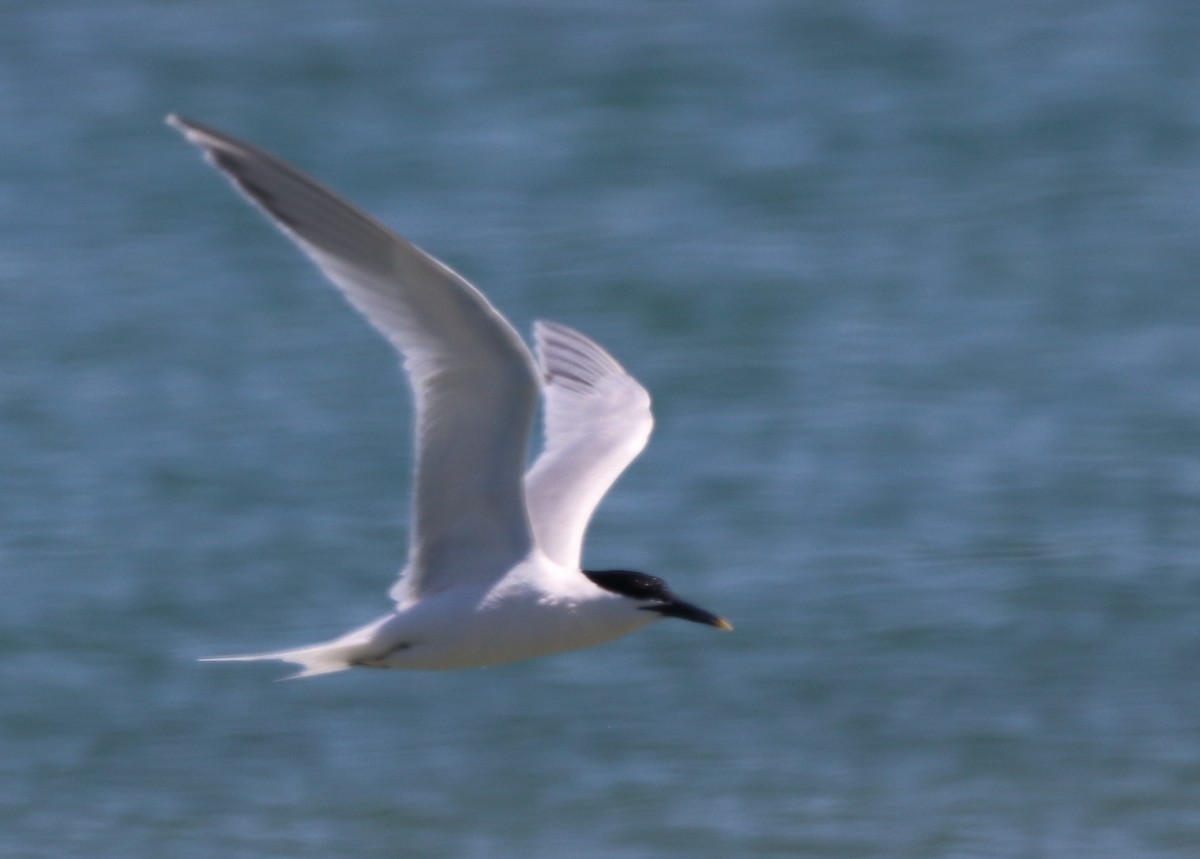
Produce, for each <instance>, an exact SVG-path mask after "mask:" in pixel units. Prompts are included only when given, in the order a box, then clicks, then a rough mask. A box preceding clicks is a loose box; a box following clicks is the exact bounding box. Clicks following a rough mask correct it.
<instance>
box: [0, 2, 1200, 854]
mask: <svg viewBox="0 0 1200 859" xmlns="http://www.w3.org/2000/svg"><path fill="white" fill-rule="evenodd" d="M1197 45H1200V5H1197V4H1196V3H1194V2H1190V0H1174V2H1172V0H1163V2H1150V0H1145V1H1144V2H1135V0H1125V2H1103V0H1100V2H1070V0H1049V2H1047V0H1039V2H1031V0H1016V2H1010V3H1003V4H996V3H983V2H974V0H968V2H953V0H926V2H911V3H902V2H885V0H880V2H861V1H860V2H836V3H835V2H808V0H803V1H802V2H786V0H739V2H717V0H691V2H687V3H683V2H657V3H648V2H633V0H607V1H606V2H604V3H596V2H581V3H570V2H538V0H527V2H511V3H505V2H486V0H471V1H470V2H457V0H414V2H405V3H391V2H386V0H341V2H337V3H333V2H316V0H296V2H286V3H285V2H261V3H248V2H243V0H209V1H208V2H204V3H186V2H169V0H143V2H133V0H114V2H107V3H98V2H94V0H54V2H46V0H6V2H5V3H4V4H3V6H2V7H0V583H2V585H3V590H2V595H0V856H2V857H4V859H9V857H19V858H20V859H35V857H37V858H38V859H40V857H55V859H68V857H88V859H142V857H147V859H148V857H172V859H200V857H222V859H266V857H271V859H285V857H286V859H309V857H314V859H315V857H345V858H346V859H360V857H361V859H376V857H381V858H382V857H402V859H425V857H428V859H443V857H464V858H465V859H487V857H514V856H520V857H531V859H550V857H564V856H579V857H606V859H651V857H655V859H657V857H688V859H725V857H755V859H760V858H761V859H768V858H769V857H780V859H782V857H912V859H916V857H947V859H959V857H962V859H975V857H979V859H993V857H997V858H998V857H1003V858H1004V859H1009V857H1011V859H1035V857H1048V858H1049V857H1052V859H1131V858H1133V859H1159V857H1194V856H1197V855H1200V288H1198V287H1200V283H1198V281H1200V50H1197ZM170 111H177V112H179V113H181V114H184V115H186V116H189V117H193V118H195V119H198V120H201V121H203V122H207V123H211V124H213V125H216V126H218V127H220V128H224V129H226V130H228V131H230V132H231V133H234V134H236V135H238V136H242V137H244V138H246V139H249V140H251V141H254V142H256V143H258V144H260V145H262V146H264V147H266V148H268V149H270V150H272V151H275V152H277V153H278V154H280V155H281V156H283V157H285V158H287V159H288V160H290V161H292V162H293V163H295V164H297V165H298V166H300V167H301V168H302V169H304V170H306V171H308V172H310V173H312V174H313V175H315V176H317V177H319V178H320V179H321V180H322V181H324V182H326V183H328V184H330V185H331V186H333V187H335V188H336V189H338V190H339V191H341V192H342V193H344V194H346V195H347V196H348V197H350V198H351V199H353V200H355V201H357V202H358V203H359V204H360V205H361V206H363V207H364V208H366V209H367V210H368V211H370V212H372V213H374V214H375V215H377V216H378V217H379V218H381V219H382V220H384V221H385V222H387V223H389V224H391V225H392V226H394V227H395V228H396V229H398V230H399V231H401V232H403V233H404V234H405V235H406V236H408V237H409V238H411V239H412V240H414V241H416V242H417V243H418V244H420V245H421V246H423V247H424V248H426V249H427V250H429V251H430V252H432V253H434V254H436V255H437V256H439V257H441V258H442V259H444V260H446V261H447V262H448V263H450V264H451V265H453V266H455V267H456V268H458V269H459V270H460V271H462V272H463V273H464V274H465V275H466V276H467V277H469V278H471V279H472V281H473V282H475V283H476V284H477V285H479V286H480V288H481V289H483V290H484V291H485V292H486V294H487V295H488V296H489V297H490V298H491V299H492V300H493V302H494V303H495V304H496V305H497V306H498V307H499V308H500V309H501V311H502V312H504V313H505V314H506V315H507V316H509V318H510V319H512V320H513V322H514V324H516V325H517V327H518V328H519V329H520V330H521V331H523V332H527V331H528V330H529V326H530V324H531V323H532V321H533V320H534V319H537V318H541V317H545V318H548V319H553V320H558V321H561V322H564V323H566V324H568V325H571V326H574V327H577V328H579V329H581V330H583V331H584V332H586V333H588V334H590V335H592V336H593V337H595V338H596V339H598V340H599V341H600V342H601V343H603V344H605V345H606V346H607V347H608V348H609V349H611V351H612V352H613V353H614V354H615V355H616V356H617V357H618V359H619V360H621V361H622V362H623V363H624V364H625V365H626V366H627V367H628V368H629V369H630V370H631V371H632V372H634V373H635V374H636V375H637V376H638V377H639V378H640V379H641V380H642V381H643V382H644V383H645V384H646V386H647V387H648V388H649V389H650V391H651V393H652V394H653V396H654V398H655V408H656V414H657V417H658V425H657V429H656V434H655V436H654V438H653V439H652V442H651V445H650V447H649V448H648V449H647V451H646V453H645V454H644V455H643V456H642V457H641V459H639V460H638V461H637V462H636V463H635V464H634V466H633V467H632V468H631V469H630V470H629V472H628V473H627V474H626V476H625V477H624V478H623V479H622V480H621V482H619V483H618V485H617V487H616V488H615V490H614V491H613V492H612V494H611V495H610V497H609V498H608V500H607V501H606V502H605V504H604V506H603V507H602V508H601V510H600V513H599V515H598V516H597V518H596V520H595V522H594V525H593V528H592V530H591V537H590V541H589V544H588V548H587V560H588V563H589V565H590V566H591V567H593V568H613V567H622V568H628V569H638V570H646V571H649V572H653V573H656V574H659V575H661V576H663V577H664V578H666V579H667V580H668V581H669V582H670V583H671V584H672V585H673V586H674V588H675V589H676V590H677V591H679V592H680V593H681V594H683V595H684V596H685V597H687V598H689V599H693V600H694V601H696V602H698V603H699V604H701V605H704V606H705V607H708V608H711V609H713V610H714V611H718V612H720V613H722V614H724V615H726V616H727V617H729V618H730V619H731V620H732V621H733V623H734V624H735V625H736V627H737V630H736V632H735V633H733V634H731V635H723V634H718V633H715V632H713V631H711V630H708V629H704V628H700V627H696V626H693V625H687V624H680V623H662V624H659V625H657V626H655V627H653V628H651V629H649V630H647V631H645V632H642V633H639V634H638V635H636V636H632V637H630V638H628V639H625V640H622V641H619V642H617V643H614V644H611V645H608V646H605V647H603V648H600V649H595V650H591V651H585V652H581V653H576V654H569V655H563V656H557V657H552V658H547V659H543V660H540V661H535V662H529V663H524V664H516V665H510V666H502V667H496V668H489V669H482V670H475V671H466V672H459V673H447V674H420V673H411V674H409V673H402V672H391V673H383V672H365V671H364V672H347V673H345V674H342V675H337V676H332V677H324V678H319V679H314V680H309V681H304V682H296V683H276V682H273V681H274V680H275V679H276V678H278V677H281V676H283V675H284V674H285V673H286V671H287V669H286V668H285V667H283V666H279V665H271V664H262V665H220V664H218V665H213V664H200V663H197V662H196V659H197V658H199V657H202V656H206V655H218V654H225V653H230V652H233V653H237V652H244V651H255V650H263V649H271V648H277V647H282V646H289V645H297V644H303V643H308V642H311V641H316V640H320V639H323V638H326V637H330V636H332V635H335V634H338V633H340V632H342V631H344V630H345V629H347V628H349V627H351V626H352V625H356V624H359V623H362V622H365V621H367V620H369V619H371V618H373V617H375V616H377V615H378V614H379V613H381V612H382V611H383V610H385V609H386V608H387V606H388V601H387V598H386V591H387V588H388V587H389V586H390V584H391V581H392V579H393V577H394V575H395V573H396V571H397V570H398V568H399V565H400V563H401V561H402V560H403V557H404V554H405V551H406V545H407V534H406V531H407V527H408V524H407V523H408V506H409V500H408V491H409V479H410V465H411V463H410V458H409V448H410V444H411V435H410V426H409V424H410V417H411V412H410V410H409V405H408V401H407V393H406V391H405V388H404V384H403V381H402V379H401V377H400V375H399V374H398V373H397V369H396V362H395V359H394V357H393V356H392V354H391V353H390V351H389V349H388V347H387V346H386V344H385V343H384V342H383V341H382V340H381V339H380V338H378V337H377V336H375V335H374V333H373V332H372V331H370V330H369V329H368V328H367V327H366V326H365V325H364V324H363V323H362V322H361V320H360V319H358V318H357V317H356V315H355V314H354V313H353V312H352V311H351V310H349V309H348V308H347V307H346V306H345V305H344V303H343V302H342V301H341V300H340V298H339V297H338V296H337V295H336V294H335V292H334V291H333V290H332V289H331V288H329V287H328V286H327V285H326V284H325V283H324V282H323V281H322V280H321V278H320V276H319V275H318V274H316V272H315V271H314V270H313V269H312V268H311V267H310V266H309V265H308V264H307V262H306V261H305V260H304V259H303V258H302V257H301V256H300V255H299V254H297V253H296V252H295V251H294V250H293V249H292V248H291V247H290V246H289V245H288V243H287V242H286V241H284V240H283V239H282V238H281V237H279V236H278V235H277V234H276V233H275V232H274V231H273V230H272V229H271V228H270V227H269V226H267V225H266V223H265V222H264V221H263V220H262V219H261V218H260V217H259V215H258V214H257V213H256V212H254V211H253V210H252V209H251V208H250V207H249V206H247V205H245V204H244V203H243V202H242V201H241V200H240V199H238V197H237V196H236V195H235V194H233V193H232V192H231V190H230V189H229V188H228V187H227V186H226V184H225V183H224V182H223V181H222V180H221V179H220V178H219V177H218V176H217V175H216V174H214V173H213V172H212V171H211V170H210V169H208V168H207V167H206V166H205V165H204V164H203V163H202V162H201V160H200V158H199V157H198V154H197V153H196V152H195V151H194V150H193V149H191V148H190V147H188V146H187V145H185V144H184V143H183V141H182V140H181V139H180V138H179V137H178V136H177V135H176V134H175V133H174V132H173V131H171V130H170V129H168V128H166V127H165V126H164V125H163V117H164V116H165V114H167V113H168V112H170Z"/></svg>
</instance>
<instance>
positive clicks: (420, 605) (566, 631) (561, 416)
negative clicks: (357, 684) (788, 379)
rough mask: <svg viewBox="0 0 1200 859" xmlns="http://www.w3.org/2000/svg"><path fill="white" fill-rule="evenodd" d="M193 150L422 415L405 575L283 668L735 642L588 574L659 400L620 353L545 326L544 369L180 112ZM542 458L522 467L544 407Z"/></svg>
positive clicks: (450, 279)
mask: <svg viewBox="0 0 1200 859" xmlns="http://www.w3.org/2000/svg"><path fill="white" fill-rule="evenodd" d="M167 122H168V123H169V124H170V125H171V126H173V127H174V128H176V129H178V130H179V131H180V132H181V133H182V134H183V135H184V136H185V137H186V138H187V139H188V141H190V142H191V143H193V144H195V145H196V146H197V147H199V148H200V149H201V150H203V152H204V154H205V155H206V156H207V158H208V160H209V161H210V162H211V163H212V164H213V165H214V166H215V167H216V168H217V169H218V170H220V171H221V172H222V173H224V174H225V175H226V177H227V178H228V179H229V180H230V181H231V182H232V183H233V184H234V186H235V187H236V188H237V189H238V190H239V191H241V192H242V193H243V194H244V195H245V196H246V197H247V198H248V199H249V200H250V201H251V202H252V203H254V204H255V205H256V206H257V207H258V208H259V209H261V210H262V211H263V212H264V213H266V215H267V216H268V217H269V218H271V220H272V221H273V222H274V223H275V225H276V226H277V227H279V229H281V230H282V231H283V232H284V233H285V234H286V235H287V236H288V237H289V238H290V239H292V241H294V242H295V243H296V244H297V245H299V247H300V249H301V250H302V251H304V253H305V254H307V255H308V256H309V257H310V258H311V259H312V260H313V262H315V263H316V264H317V266H318V267H319V268H320V269H321V271H322V272H324V273H325V275H326V276H327V277H328V278H329V279H330V280H331V281H333V283H334V284H335V285H336V286H337V287H338V288H339V289H340V290H341V292H342V294H343V295H344V296H345V297H346V299H347V300H348V301H349V302H350V304H352V305H353V306H354V307H355V308H357V309H358V311H359V312H361V313H362V314H363V316H365V317H366V318H367V320H368V321H369V322H370V323H371V324H372V325H373V326H374V327H375V328H377V329H378V330H379V331H380V332H381V333H382V334H383V335H384V337H386V338H387V339H388V340H389V341H390V342H391V344H392V345H393V346H394V347H395V348H396V349H397V350H398V351H399V353H400V354H401V356H402V357H403V359H404V361H403V363H404V369H405V372H406V373H407V375H408V380H409V383H410V384H411V386H412V390H413V395H414V400H415V404H416V425H417V432H416V464H415V465H416V476H415V484H416V486H415V492H414V501H413V525H412V529H411V535H412V536H411V545H410V548H409V556H408V563H407V565H406V566H405V568H404V570H403V572H402V573H401V575H400V579H399V581H398V582H397V583H396V584H395V586H394V587H393V588H392V590H391V594H390V595H391V597H392V599H394V600H395V603H396V607H395V609H394V610H393V611H391V612H390V613H388V614H387V615H385V616H384V617H382V618H379V619H378V620H376V621H374V622H372V623H370V624H367V625H366V626H364V627H362V628H360V629H356V630H353V631H351V632H349V633H347V634H345V635H343V636H341V637H340V638H337V639H334V640H332V641H328V642H325V643H322V644H316V645H311V646H308V647H301V648H297V649H295V650H282V651H277V652H273V653H260V654H253V655H247V656H231V657H219V658H218V659H217V661H223V660H234V661H242V660H260V659H274V660H281V661H285V662H292V663H296V664H298V665H300V666H301V671H300V672H299V673H298V674H296V675H295V676H297V677H307V676H311V675H315V674H326V673H329V672H333V671H342V670H344V669H347V668H360V667H361V668H409V669H455V668H473V667H478V666H483V665H496V664H499V663H504V662H513V661H516V660H520V659H531V658H534V657H538V656H544V655H547V654H551V653H559V652H563V651H568V650H577V649H580V648H584V647H592V646H594V645H597V644H603V643H604V642H607V641H611V640H613V639H615V638H619V637H620V636H623V635H626V634H628V633H630V632H633V631H634V630H637V629H640V628H642V627H644V626H646V625H648V624H650V623H652V622H653V621H655V620H657V619H659V618H663V617H678V618H682V619H684V620H690V621H695V622H697V623H703V624H707V625H709V626H713V627H716V628H717V629H722V630H729V629H732V627H731V626H730V624H729V622H728V621H726V620H724V619H722V618H720V617H718V616H717V615H714V614H711V613H709V612H707V611H704V610H703V609H701V608H699V607H697V606H694V605H691V604H690V603H687V602H684V601H683V600H681V599H679V598H677V597H676V596H675V595H674V594H673V593H672V592H671V590H670V589H669V588H668V587H667V586H666V584H665V583H664V582H663V581H662V580H661V579H659V578H656V577H654V576H649V575H646V574H644V573H637V572H630V571H626V570H606V571H599V572H595V571H587V570H582V569H580V557H581V554H582V547H583V537H584V532H585V531H586V529H587V525H588V521H589V520H590V519H591V517H592V513H593V511H594V510H595V509H596V505H597V504H599V503H600V499H601V498H602V497H603V496H604V494H605V492H607V491H608V489H609V487H610V486H612V484H613V482H614V481H615V480H616V479H617V477H618V476H619V475H620V474H621V472H622V471H624V470H625V467H626V466H628V465H629V463H630V462H632V461H633V459H634V458H635V457H636V456H637V455H638V454H639V453H640V452H641V451H642V448H644V447H645V445H646V441H647V439H648V438H649V436H650V430H651V427H652V426H653V423H654V421H653V418H652V416H651V414H650V397H649V395H648V394H647V393H646V391H645V389H643V388H642V386H641V385H639V384H638V383H637V381H636V380H634V379H633V377H631V376H630V375H629V374H628V373H626V372H625V370H624V369H623V368H622V367H621V365H620V364H618V363H617V362H616V361H615V360H614V359H613V358H612V356H610V355H609V354H608V353H607V352H605V351H604V350H603V349H601V348H600V347H599V346H598V345H596V344H595V343H594V342H592V341H591V340H589V339H588V338H587V337H584V336H583V335H582V334H580V333H579V332H577V331H573V330H571V329H570V328H567V327H565V326H563V325H557V324H554V323H551V322H537V323H536V324H535V325H534V342H535V345H536V349H537V361H536V363H535V361H534V359H533V356H532V355H530V353H529V349H528V348H527V347H526V346H525V344H524V343H523V342H522V341H521V338H520V337H519V336H518V335H517V333H516V332H515V331H514V330H513V328H512V326H511V325H510V324H509V323H508V321H507V320H505V319H504V317H503V316H501V315H500V313H499V312H498V311H497V310H496V309H495V308H494V307H492V305H491V304H490V303H489V302H488V300H487V299H486V298H484V296H483V295H482V294H481V293H480V292H479V291H478V290H477V289H475V287H473V286H472V285H471V284H469V283H468V282H467V281H466V280H465V279H463V278H462V277H461V276H459V275H458V274H457V273H455V272H454V271H452V270H451V269H450V268H449V267H448V266H446V265H444V264H443V263H441V262H439V261H438V260H436V259H434V258H433V257H431V256H429V255H428V254H426V253H424V252H423V251H421V250H420V249H419V248H417V247H415V246H413V245H412V244H410V243H409V242H407V241H405V240H404V239H403V238H401V237H400V236H398V235H396V234H395V233H393V232H391V231H390V230H388V229H387V228H386V227H384V226H383V225H381V224H380V223H378V222H377V221H375V220H374V219H372V218H371V217H369V216H367V215H366V214H364V213H362V212H361V211H359V210H358V209H357V208H355V207H354V206H352V205H351V204H349V203H347V202H346V201H345V200H343V199H341V198H340V197H338V196H337V195H336V194H333V193H332V192H331V191H329V190H327V189H326V188H324V187H322V186H321V185H319V184H317V183H316V182H315V181H313V180H312V179H310V178H308V177H307V176H305V175H304V174H303V173H301V172H299V171H298V170H296V169H294V168H292V167H290V166H288V165H287V164H285V163H284V162H282V161H280V160H279V159H277V158H275V157H273V156H271V155H268V154H267V153H265V152H262V151H261V150H259V149H256V148H255V147H253V146H250V145H248V144H245V143H242V142H240V141H238V140H235V139H233V138H231V137H229V136H228V135H226V134H223V133H221V132H219V131H216V130H214V129H212V128H208V127H206V126H204V125H201V124H199V123H196V122H192V121H190V120H186V119H183V118H181V117H178V116H174V115H172V116H169V117H167ZM539 392H540V393H541V396H542V399H543V407H544V421H545V432H544V445H545V446H544V450H543V451H542V453H541V455H540V456H539V457H538V458H537V460H536V461H535V462H534V464H533V466H532V468H530V469H529V470H528V472H525V464H526V449H527V446H528V444H529V436H530V430H531V428H532V425H533V418H534V412H535V410H536V407H537V400H538V393H539Z"/></svg>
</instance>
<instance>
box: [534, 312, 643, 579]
mask: <svg viewBox="0 0 1200 859" xmlns="http://www.w3.org/2000/svg"><path fill="white" fill-rule="evenodd" d="M533 331H534V339H535V341H536V344H537V355H538V363H539V364H540V365H541V368H542V395H543V397H544V398H545V447H544V449H543V450H542V454H541V456H539V457H538V459H537V461H536V462H535V463H534V465H533V467H532V468H531V469H529V473H528V474H526V475H525V503H526V506H527V507H528V508H529V519H530V523H531V524H532V525H533V534H534V539H535V540H536V541H537V544H538V546H539V547H540V548H541V550H542V551H543V552H545V553H546V555H548V556H549V557H550V559H551V560H553V561H555V562H557V563H559V564H562V565H563V566H565V567H570V568H572V569H578V568H579V565H580V558H581V556H582V553H583V535H584V533H585V532H586V531H587V526H588V521H589V520H590V519H591V518H592V513H593V512H594V511H595V509H596V506H597V505H598V504H599V503H600V500H601V499H602V498H603V497H604V493H606V492H608V489H609V487H611V486H612V485H613V483H614V482H615V481H616V479H617V478H618V477H620V475H621V472H622V471H624V470H625V468H626V467H627V466H628V465H629V463H631V462H633V460H634V458H635V457H636V456H637V455H638V454H639V453H641V452H642V449H643V448H644V447H645V446H646V441H647V440H648V439H649V438H650V430H651V429H652V428H653V427H654V417H653V416H652V415H651V414H650V395H649V394H647V393H646V390H645V388H643V387H642V386H641V385H639V384H638V383H637V380H636V379H634V378H633V377H632V376H630V375H629V374H628V373H626V372H625V370H624V368H623V367H621V365H620V364H618V363H617V362H616V360H614V359H613V357H612V356H611V355H609V354H608V353H607V352H605V351H604V350H603V349H602V348H600V346H598V345H597V344H596V343H594V342H593V341H591V340H589V339H588V338H587V337H584V336H583V335H582V334H580V333H579V332H578V331H573V330H571V329H570V328H567V327H566V326H565V325H556V324H554V323H552V322H538V323H536V324H535V325H534V329H533Z"/></svg>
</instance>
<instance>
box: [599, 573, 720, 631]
mask: <svg viewBox="0 0 1200 859" xmlns="http://www.w3.org/2000/svg"><path fill="white" fill-rule="evenodd" d="M583 574H584V575H585V576H587V577H588V578H589V579H591V580H592V583H593V584H595V585H596V586H597V587H601V588H603V589H604V590H606V591H610V592H611V593H614V594H618V595H620V596H623V597H626V598H628V599H631V600H633V601H634V602H636V603H639V605H638V608H639V609H641V610H642V611H654V612H658V613H659V614H661V615H662V616H663V617H677V618H679V619H680V620H690V621H692V622H693V623H703V624H705V625H707V626H715V627H716V628H717V629H720V630H724V631H726V632H728V631H729V630H732V629H733V624H731V623H730V622H729V621H727V620H725V618H723V617H718V616H717V615H715V614H713V613H712V612H707V611H705V610H704V609H702V608H700V607H699V606H695V605H692V604H691V603H689V602H684V601H683V600H681V599H679V597H677V596H675V594H673V593H671V589H670V588H668V587H667V583H666V582H664V581H663V580H662V579H660V578H658V577H657V576H651V575H647V574H646V573H635V572H631V571H630V570H600V571H598V572H591V571H588V570H584V571H583Z"/></svg>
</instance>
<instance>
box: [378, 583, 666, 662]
mask: <svg viewBox="0 0 1200 859" xmlns="http://www.w3.org/2000/svg"><path fill="white" fill-rule="evenodd" d="M439 609H440V610H439ZM608 609H609V607H608V606H606V605H599V606H597V605H594V604H588V603H572V602H562V601H549V600H546V599H544V598H536V597H534V598H523V597H522V596H520V595H518V596H516V597H512V598H507V599H501V600H496V601H494V602H488V601H482V602H480V603H478V604H476V605H471V606H462V605H456V606H451V605H450V603H449V601H447V604H446V605H445V606H435V605H430V606H429V607H428V609H427V610H426V611H424V612H420V614H421V615H423V616H421V617H417V616H414V617H411V618H408V619H407V620H408V623H405V624H404V626H406V627H408V628H409V629H408V630H407V634H400V635H398V636H397V635H393V636H389V637H391V638H392V639H393V641H395V642H396V643H395V644H394V645H393V647H392V649H391V650H390V651H388V652H387V653H385V654H381V655H380V656H379V657H377V658H375V659H372V660H371V663H370V664H371V665H373V666H376V667H381V668H407V669H418V670H420V669H424V670H431V671H438V670H453V669H460V668H479V667H483V666H486V665H500V664H503V663H505V662H517V661H520V660H523V659H534V658H537V657H539V656H547V655H550V654H553V653H563V652H566V651H570V650H580V649H583V648H586V647H594V646H596V645H598V644H604V643H606V642H608V641H612V640H613V639H616V638H620V637H621V636H623V635H627V634H628V633H630V632H633V631H634V630H636V629H640V628H641V627H643V626H645V625H646V624H648V623H650V622H652V621H653V620H654V617H653V615H650V614H649V613H642V614H640V615H639V614H632V613H629V612H615V611H610V610H608ZM415 614H416V612H414V615H415ZM403 617H404V616H403V615H398V616H397V621H400V620H401V619H402V618H403ZM396 632H398V633H402V632H404V631H403V630H399V629H397V630H396Z"/></svg>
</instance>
